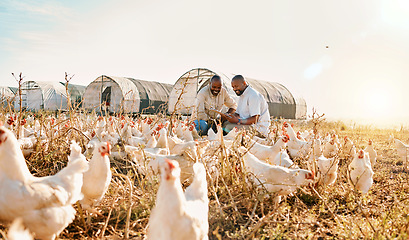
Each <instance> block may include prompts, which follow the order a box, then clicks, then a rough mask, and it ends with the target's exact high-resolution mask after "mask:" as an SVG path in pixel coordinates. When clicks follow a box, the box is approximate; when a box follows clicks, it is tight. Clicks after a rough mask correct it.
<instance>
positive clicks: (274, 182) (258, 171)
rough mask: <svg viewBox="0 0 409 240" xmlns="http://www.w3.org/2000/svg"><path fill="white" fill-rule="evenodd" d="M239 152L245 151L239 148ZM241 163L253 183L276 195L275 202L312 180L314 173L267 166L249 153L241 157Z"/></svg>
mask: <svg viewBox="0 0 409 240" xmlns="http://www.w3.org/2000/svg"><path fill="white" fill-rule="evenodd" d="M239 151H240V152H242V153H243V152H245V151H246V149H245V148H244V147H240V149H239ZM243 162H244V166H245V167H246V169H247V170H248V171H249V172H251V173H252V174H251V175H250V176H251V179H252V180H253V181H254V182H255V183H258V184H262V185H263V186H264V187H265V188H266V189H267V191H269V192H272V193H275V194H277V195H278V198H277V199H276V201H277V202H279V201H280V196H282V195H287V194H290V193H292V192H294V191H295V190H296V189H297V188H298V187H300V186H305V185H307V184H308V183H311V182H312V181H313V180H314V173H312V172H311V171H308V170H304V169H289V168H286V167H281V166H273V165H269V164H267V163H264V162H262V161H260V160H258V159H257V158H256V157H255V156H254V155H253V154H251V153H249V152H247V153H246V154H245V155H244V156H243Z"/></svg>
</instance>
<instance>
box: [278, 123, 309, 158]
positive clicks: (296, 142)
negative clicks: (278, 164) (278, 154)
mask: <svg viewBox="0 0 409 240" xmlns="http://www.w3.org/2000/svg"><path fill="white" fill-rule="evenodd" d="M283 130H285V131H286V132H287V133H288V135H289V137H290V140H289V141H288V143H287V147H288V152H289V154H290V156H291V157H292V158H293V159H294V158H303V157H305V156H307V155H308V152H309V151H310V149H311V146H312V142H306V141H302V140H300V139H298V138H297V134H296V133H295V131H294V129H293V128H292V127H291V125H290V124H288V123H287V122H284V123H283Z"/></svg>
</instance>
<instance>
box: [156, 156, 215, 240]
mask: <svg viewBox="0 0 409 240" xmlns="http://www.w3.org/2000/svg"><path fill="white" fill-rule="evenodd" d="M194 172H195V176H194V180H193V182H192V184H191V185H190V186H189V187H188V188H187V189H186V192H185V194H184V193H183V190H182V186H181V184H180V180H179V176H180V168H179V164H178V163H177V162H175V161H170V160H166V161H165V162H163V163H162V164H161V175H162V180H161V183H160V186H159V189H158V194H157V196H156V205H155V207H154V209H153V210H152V213H151V216H150V218H149V229H148V239H155V240H156V239H161V240H178V239H180V240H203V239H208V235H207V234H208V230H209V223H208V211H209V200H208V197H207V182H206V171H205V168H204V166H203V164H201V163H196V164H195V165H194Z"/></svg>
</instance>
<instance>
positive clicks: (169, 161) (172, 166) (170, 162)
mask: <svg viewBox="0 0 409 240" xmlns="http://www.w3.org/2000/svg"><path fill="white" fill-rule="evenodd" d="M165 161H166V162H167V163H168V164H169V168H170V169H174V168H175V167H176V166H175V165H174V164H173V163H172V160H170V159H168V158H165Z"/></svg>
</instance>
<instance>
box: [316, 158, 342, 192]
mask: <svg viewBox="0 0 409 240" xmlns="http://www.w3.org/2000/svg"><path fill="white" fill-rule="evenodd" d="M338 163H339V160H338V159H335V158H326V157H324V156H320V157H318V159H317V166H318V173H317V175H318V178H319V183H321V184H323V185H324V186H328V185H332V184H333V183H334V182H335V181H336V180H337V176H338Z"/></svg>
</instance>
